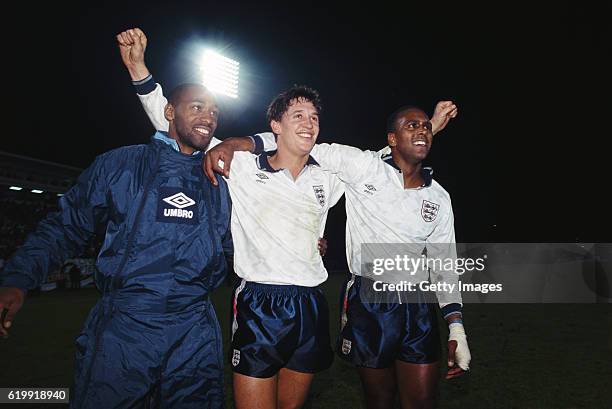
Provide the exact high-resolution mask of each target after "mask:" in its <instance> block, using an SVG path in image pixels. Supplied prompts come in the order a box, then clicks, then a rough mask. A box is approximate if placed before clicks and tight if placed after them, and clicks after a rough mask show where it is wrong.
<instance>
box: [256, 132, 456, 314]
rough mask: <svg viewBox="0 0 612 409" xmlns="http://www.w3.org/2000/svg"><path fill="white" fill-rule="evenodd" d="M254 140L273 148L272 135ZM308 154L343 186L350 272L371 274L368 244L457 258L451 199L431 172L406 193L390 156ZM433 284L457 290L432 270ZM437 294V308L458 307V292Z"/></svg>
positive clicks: (330, 149) (343, 151) (444, 274)
mask: <svg viewBox="0 0 612 409" xmlns="http://www.w3.org/2000/svg"><path fill="white" fill-rule="evenodd" d="M258 136H259V137H260V140H257V137H258ZM255 139H256V143H257V144H260V146H262V145H261V144H263V149H265V150H271V149H275V148H276V141H275V138H274V135H273V134H272V133H262V134H258V135H256V137H255ZM311 155H312V157H313V158H314V159H315V160H316V161H317V162H318V163H320V165H321V167H322V168H323V169H326V170H329V171H331V172H333V173H335V174H337V175H338V177H339V178H340V179H341V180H342V181H343V182H345V184H346V185H345V189H346V216H347V221H346V256H347V261H348V265H349V269H350V271H351V273H353V274H356V275H369V274H364V273H365V272H363V271H362V269H363V268H364V267H365V263H362V260H361V248H362V245H363V244H366V243H377V244H385V243H386V244H399V243H410V244H416V245H422V246H423V247H426V248H428V250H430V249H435V250H438V253H437V254H432V252H431V251H429V253H428V257H430V258H431V257H436V258H440V259H456V258H457V254H456V247H455V245H454V243H455V228H454V217H453V209H452V205H451V199H450V196H449V194H448V192H446V190H444V188H443V187H442V186H441V185H440V184H439V183H438V182H436V181H435V180H433V178H432V174H433V171H432V170H431V169H430V168H424V169H423V174H424V175H423V176H424V179H425V181H426V183H425V185H424V186H422V187H419V188H414V189H405V188H404V179H403V175H402V173H401V171H400V169H399V168H398V167H397V165H396V164H395V163H394V162H393V158H392V157H391V155H390V154H381V153H380V152H373V151H362V150H360V149H357V148H354V147H350V146H346V145H340V144H325V143H322V144H316V145H315V146H314V148H313V150H312V152H311ZM451 244H452V245H451ZM440 251H442V253H440ZM431 281H432V282H433V283H435V282H441V283H448V284H455V288H457V283H458V275H457V274H456V273H455V272H454V271H447V270H439V271H434V272H432V275H431ZM437 295H438V300H439V302H440V307H445V306H446V305H448V304H451V303H459V304H460V303H461V296H460V294H459V292H458V291H454V292H453V293H446V292H437Z"/></svg>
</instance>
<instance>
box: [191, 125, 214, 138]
mask: <svg viewBox="0 0 612 409" xmlns="http://www.w3.org/2000/svg"><path fill="white" fill-rule="evenodd" d="M193 130H194V131H196V132H197V133H199V134H202V135H205V136H208V135H210V130H209V129H207V128H202V127H196V128H193Z"/></svg>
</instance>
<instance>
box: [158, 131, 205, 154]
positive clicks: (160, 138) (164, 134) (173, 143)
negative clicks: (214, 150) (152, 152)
mask: <svg viewBox="0 0 612 409" xmlns="http://www.w3.org/2000/svg"><path fill="white" fill-rule="evenodd" d="M153 138H155V139H157V140H158V141H162V142H163V143H165V144H168V145H170V146H172V148H173V149H174V150H175V151H177V152H180V151H181V149H180V148H179V146H178V143H177V142H176V141H175V140H174V139H172V138H170V137H169V136H168V132H165V131H157V132H155V135H153ZM198 153H200V151H193V153H192V154H191V155H192V156H193V155H197V154H198Z"/></svg>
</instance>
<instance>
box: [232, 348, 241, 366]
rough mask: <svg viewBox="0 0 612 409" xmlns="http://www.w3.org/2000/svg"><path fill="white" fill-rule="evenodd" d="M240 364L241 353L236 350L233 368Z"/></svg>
mask: <svg viewBox="0 0 612 409" xmlns="http://www.w3.org/2000/svg"><path fill="white" fill-rule="evenodd" d="M239 363H240V351H239V350H237V349H234V354H233V355H232V366H237V365H238V364H239Z"/></svg>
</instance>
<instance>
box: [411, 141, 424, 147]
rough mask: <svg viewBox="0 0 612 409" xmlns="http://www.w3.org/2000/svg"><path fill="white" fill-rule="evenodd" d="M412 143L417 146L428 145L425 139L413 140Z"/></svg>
mask: <svg viewBox="0 0 612 409" xmlns="http://www.w3.org/2000/svg"><path fill="white" fill-rule="evenodd" d="M412 144H413V145H416V146H426V145H427V143H426V142H425V141H412Z"/></svg>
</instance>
